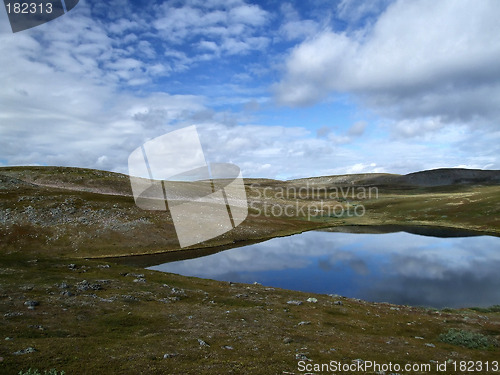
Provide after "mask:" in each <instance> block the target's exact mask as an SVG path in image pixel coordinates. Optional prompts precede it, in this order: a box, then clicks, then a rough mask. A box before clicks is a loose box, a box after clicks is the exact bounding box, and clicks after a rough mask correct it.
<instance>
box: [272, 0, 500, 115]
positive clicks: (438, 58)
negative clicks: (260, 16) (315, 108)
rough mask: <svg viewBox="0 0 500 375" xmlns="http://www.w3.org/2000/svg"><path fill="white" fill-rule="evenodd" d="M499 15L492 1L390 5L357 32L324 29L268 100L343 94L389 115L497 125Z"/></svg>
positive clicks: (290, 101) (293, 101) (292, 101)
mask: <svg viewBox="0 0 500 375" xmlns="http://www.w3.org/2000/svg"><path fill="white" fill-rule="evenodd" d="M350 3H351V2H347V1H344V2H343V3H341V10H342V9H347V8H346V7H347V5H346V4H350ZM499 12H500V3H498V2H496V1H483V2H480V3H478V2H474V1H462V2H460V3H457V2H454V1H438V2H435V1H430V0H420V1H405V0H400V1H397V2H395V3H393V4H391V5H390V6H388V7H387V9H386V10H385V12H384V13H382V14H381V15H380V16H379V17H378V18H377V19H376V22H374V24H373V25H372V24H369V25H367V26H365V28H364V29H362V30H361V31H358V32H356V33H347V32H335V31H332V30H327V31H324V32H321V33H319V34H318V35H317V36H316V37H315V38H313V39H312V40H307V41H305V42H303V43H301V44H300V45H298V46H297V47H296V48H294V49H293V51H292V52H291V53H290V55H289V57H288V59H287V62H286V71H285V75H284V77H283V79H282V80H281V81H280V82H279V83H278V84H277V85H276V86H275V93H276V97H277V99H278V101H279V102H281V103H282V104H287V105H291V106H302V105H310V104H313V103H316V102H318V101H320V100H322V99H324V98H326V97H327V96H328V95H329V94H331V93H339V92H351V93H355V94H357V97H358V98H360V99H361V100H362V101H363V102H364V103H366V104H368V105H369V106H371V107H372V108H374V109H376V110H378V111H380V112H381V113H382V114H383V115H385V116H389V117H392V118H400V119H402V118H406V119H408V118H410V119H411V118H419V117H421V116H427V117H436V116H439V117H440V118H441V121H444V122H447V123H450V122H463V121H466V122H467V121H472V120H482V121H483V122H484V121H486V122H488V121H490V122H491V121H494V120H497V119H498V118H499V117H500V107H499V106H498V105H497V104H496V103H498V102H499V100H500V65H499V64H498V63H497V62H498V61H500V39H499V38H498V35H500V23H498V20H497V16H496V15H497V14H499Z"/></svg>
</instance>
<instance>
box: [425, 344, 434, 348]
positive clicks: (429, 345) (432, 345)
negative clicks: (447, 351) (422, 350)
mask: <svg viewBox="0 0 500 375" xmlns="http://www.w3.org/2000/svg"><path fill="white" fill-rule="evenodd" d="M425 346H428V347H429V348H435V347H436V345H434V344H430V343H426V344H425Z"/></svg>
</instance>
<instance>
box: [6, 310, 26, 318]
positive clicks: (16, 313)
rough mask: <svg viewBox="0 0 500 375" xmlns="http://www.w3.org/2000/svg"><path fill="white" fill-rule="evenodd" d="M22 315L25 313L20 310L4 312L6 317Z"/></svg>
mask: <svg viewBox="0 0 500 375" xmlns="http://www.w3.org/2000/svg"><path fill="white" fill-rule="evenodd" d="M22 315H24V313H22V312H18V311H14V312H8V313H5V314H3V316H4V317H6V318H12V317H14V316H22Z"/></svg>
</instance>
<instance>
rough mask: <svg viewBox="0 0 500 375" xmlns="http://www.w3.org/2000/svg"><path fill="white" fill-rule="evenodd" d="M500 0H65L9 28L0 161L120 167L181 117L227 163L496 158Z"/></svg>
mask: <svg viewBox="0 0 500 375" xmlns="http://www.w3.org/2000/svg"><path fill="white" fill-rule="evenodd" d="M499 15H500V2H499V1H495V0H491V1H486V0H482V1H466V0H463V1H459V2H457V1H453V0H449V1H448V0H441V1H434V0H417V1H386V0H377V1H358V0H340V1H332V0H313V1H307V2H305V1H292V2H282V1H277V0H270V1H267V2H264V1H262V2H250V1H245V0H225V1H222V0H187V1H155V0H146V1H132V0H111V1H100V0H81V1H80V3H79V4H78V5H77V6H76V7H75V8H74V9H73V10H72V11H70V12H69V13H68V14H67V15H65V16H63V17H60V18H58V19H56V20H54V21H51V22H49V23H47V24H44V25H42V26H39V27H36V28H33V29H30V30H26V31H22V32H18V33H12V31H11V28H10V26H9V24H8V19H7V14H6V11H5V9H1V10H0V165H3V166H8V165H63V166H77V167H87V168H97V169H104V170H110V171H117V172H123V173H127V172H128V169H127V159H128V155H129V154H130V153H131V152H132V151H133V150H134V149H135V148H137V147H138V146H140V145H141V144H142V143H143V142H145V141H147V140H148V139H151V138H154V137H157V136H160V135H163V134H165V133H167V132H170V131H172V130H175V129H179V128H182V127H185V126H188V125H193V124H196V125H197V127H198V130H199V133H200V137H201V141H202V145H203V147H204V150H205V156H206V159H207V160H208V161H211V162H232V163H235V164H237V165H239V166H240V167H241V169H242V171H243V176H244V177H271V178H295V177H305V176H319V175H329V174H343V173H361V172H391V173H409V172H414V171H417V170H423V169H431V168H439V167H468V168H485V169H500V128H499V125H500V64H499V61H500V38H499V37H498V35H500V22H498V16H499Z"/></svg>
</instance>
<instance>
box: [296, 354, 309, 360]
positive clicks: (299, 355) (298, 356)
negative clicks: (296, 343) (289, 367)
mask: <svg viewBox="0 0 500 375" xmlns="http://www.w3.org/2000/svg"><path fill="white" fill-rule="evenodd" d="M295 359H296V360H298V361H310V359H309V358H307V356H306V355H305V354H304V353H297V354H295Z"/></svg>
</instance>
